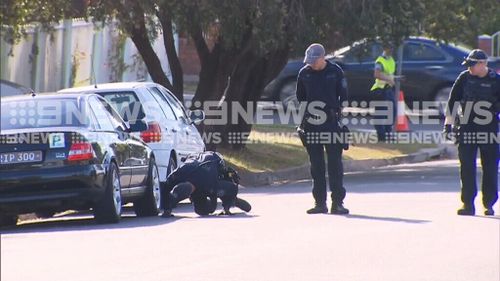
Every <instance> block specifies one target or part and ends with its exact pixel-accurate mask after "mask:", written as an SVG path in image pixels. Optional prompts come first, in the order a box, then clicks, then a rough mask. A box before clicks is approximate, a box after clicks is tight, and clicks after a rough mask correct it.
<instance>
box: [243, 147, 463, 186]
mask: <svg viewBox="0 0 500 281" xmlns="http://www.w3.org/2000/svg"><path fill="white" fill-rule="evenodd" d="M450 157H451V158H454V157H456V147H455V146H454V145H451V144H450V145H449V144H443V145H440V146H439V147H437V148H426V149H421V150H420V151H418V152H416V153H412V154H408V155H402V156H397V157H393V158H388V159H363V160H344V161H343V162H344V172H362V171H368V170H371V169H374V168H378V167H384V166H390V165H398V164H408V163H420V162H425V161H429V160H435V159H441V158H450ZM310 167H311V165H310V164H306V165H303V166H299V167H292V168H287V169H283V170H278V171H273V172H259V173H252V172H241V173H240V176H241V182H242V184H243V185H244V186H263V185H270V184H275V183H283V182H289V181H296V180H303V179H310V178H311V174H310V171H309V170H310Z"/></svg>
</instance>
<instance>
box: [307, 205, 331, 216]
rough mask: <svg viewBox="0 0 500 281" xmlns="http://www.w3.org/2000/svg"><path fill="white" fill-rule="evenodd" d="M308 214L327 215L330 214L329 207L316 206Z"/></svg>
mask: <svg viewBox="0 0 500 281" xmlns="http://www.w3.org/2000/svg"><path fill="white" fill-rule="evenodd" d="M307 213H308V214H310V215H312V214H326V213H328V207H326V204H315V205H314V208H311V209H309V210H307Z"/></svg>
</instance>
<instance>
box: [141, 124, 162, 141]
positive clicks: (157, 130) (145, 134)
mask: <svg viewBox="0 0 500 281" xmlns="http://www.w3.org/2000/svg"><path fill="white" fill-rule="evenodd" d="M141 139H142V140H143V141H144V142H160V141H161V127H160V124H158V122H154V121H153V122H149V123H148V129H147V130H146V131H142V132H141Z"/></svg>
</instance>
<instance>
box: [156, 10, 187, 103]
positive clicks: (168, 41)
mask: <svg viewBox="0 0 500 281" xmlns="http://www.w3.org/2000/svg"><path fill="white" fill-rule="evenodd" d="M157 16H158V19H159V20H160V23H161V26H162V29H163V44H164V45H165V50H166V53H167V58H168V64H169V66H170V71H171V72H172V83H173V87H172V89H173V91H172V92H173V93H174V95H175V96H176V97H177V98H178V99H179V100H180V101H181V102H184V96H183V92H184V77H183V71H182V66H181V63H180V61H179V56H178V55H177V52H176V51H175V42H174V32H173V26H172V17H171V16H170V14H169V13H168V11H167V10H166V9H165V8H161V7H160V10H159V12H158V15H157Z"/></svg>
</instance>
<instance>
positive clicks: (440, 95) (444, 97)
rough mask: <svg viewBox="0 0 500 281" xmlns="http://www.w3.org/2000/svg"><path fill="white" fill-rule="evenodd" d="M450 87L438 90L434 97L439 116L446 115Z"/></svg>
mask: <svg viewBox="0 0 500 281" xmlns="http://www.w3.org/2000/svg"><path fill="white" fill-rule="evenodd" d="M450 91H451V87H445V88H442V89H441V90H439V91H438V92H437V93H436V96H435V97H434V101H435V102H436V105H437V109H438V113H439V116H445V114H446V104H447V102H448V98H449V97H450Z"/></svg>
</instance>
